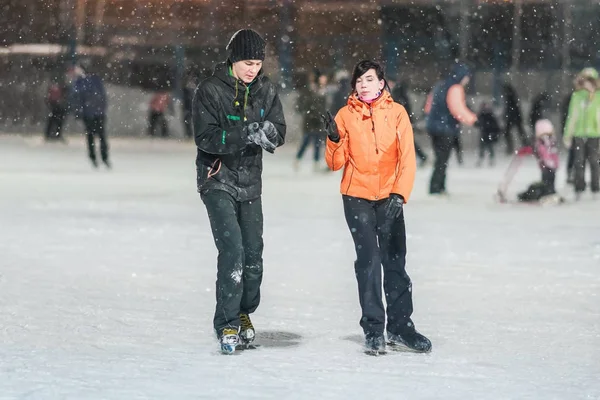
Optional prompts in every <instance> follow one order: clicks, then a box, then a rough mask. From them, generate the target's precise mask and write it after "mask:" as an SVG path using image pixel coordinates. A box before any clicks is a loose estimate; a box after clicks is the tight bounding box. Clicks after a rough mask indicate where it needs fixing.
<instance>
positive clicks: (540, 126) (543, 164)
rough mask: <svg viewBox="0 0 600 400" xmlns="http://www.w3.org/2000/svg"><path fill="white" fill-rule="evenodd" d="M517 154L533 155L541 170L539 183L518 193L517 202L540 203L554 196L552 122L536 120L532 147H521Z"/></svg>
mask: <svg viewBox="0 0 600 400" xmlns="http://www.w3.org/2000/svg"><path fill="white" fill-rule="evenodd" d="M519 153H520V154H523V155H525V154H534V155H535V157H536V158H537V160H538V165H539V166H540V169H541V170H542V180H541V182H535V183H532V184H531V185H529V187H528V188H527V190H526V191H524V192H522V193H519V195H518V199H519V201H523V202H531V201H542V200H544V199H545V198H547V197H549V196H556V190H555V188H554V180H555V178H556V170H557V169H558V146H557V141H556V136H555V135H554V126H553V125H552V122H550V120H548V119H540V120H538V121H537V122H536V123H535V144H534V147H533V148H531V147H523V148H521V150H519Z"/></svg>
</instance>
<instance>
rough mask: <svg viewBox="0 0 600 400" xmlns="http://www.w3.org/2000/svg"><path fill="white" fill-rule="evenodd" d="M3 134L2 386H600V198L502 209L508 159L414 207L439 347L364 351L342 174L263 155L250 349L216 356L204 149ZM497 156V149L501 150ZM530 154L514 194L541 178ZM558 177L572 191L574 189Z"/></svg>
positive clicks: (496, 394)
mask: <svg viewBox="0 0 600 400" xmlns="http://www.w3.org/2000/svg"><path fill="white" fill-rule="evenodd" d="M111 146H112V159H113V162H114V169H113V170H112V171H106V170H105V169H103V168H100V169H99V170H93V169H92V168H91V166H90V164H89V161H88V160H87V158H86V152H85V148H84V144H83V138H82V137H81V136H71V137H70V144H69V145H68V146H64V145H61V144H44V143H43V142H42V140H41V139H40V138H39V137H35V138H22V137H15V136H0V327H1V329H0V399H44V400H46V399H230V398H233V399H236V398H237V399H344V400H348V399H460V400H464V399H600V295H599V293H600V200H597V201H595V202H594V201H593V200H592V199H591V196H590V195H589V194H586V196H585V197H584V198H583V200H582V201H581V202H580V203H577V204H574V203H572V202H571V203H569V204H566V205H563V206H551V207H538V206H524V205H499V204H496V203H494V201H493V198H492V196H493V193H494V191H495V189H496V187H497V184H498V182H499V180H500V179H501V177H502V175H503V173H504V170H505V168H506V166H507V165H508V159H507V158H506V157H502V156H501V157H500V160H499V163H498V166H497V167H496V168H493V169H492V168H489V167H484V168H481V169H477V168H475V167H474V163H475V158H474V156H467V158H466V165H465V166H464V167H462V168H459V167H457V166H456V164H455V159H454V158H453V159H452V161H451V166H450V168H449V180H448V189H449V191H450V192H451V193H452V194H453V196H452V198H451V199H450V200H448V199H432V198H429V196H427V194H426V188H427V184H428V179H429V176H430V172H431V171H430V167H426V168H424V169H419V171H418V174H417V182H416V186H415V190H414V192H413V197H412V198H411V201H410V203H409V204H408V205H407V206H406V208H405V213H406V221H407V222H406V223H407V231H408V264H407V268H408V271H409V274H410V275H411V278H412V280H413V288H414V301H415V313H414V316H413V319H414V321H415V323H416V326H417V328H418V329H419V330H420V331H421V332H422V333H424V334H425V335H427V336H428V337H429V338H430V339H431V340H432V342H433V352H432V353H431V354H425V355H423V354H413V353H405V352H393V353H390V354H388V355H385V356H382V357H368V356H365V355H364V354H363V353H362V351H361V341H362V338H361V330H360V327H359V325H358V320H359V316H360V313H359V305H358V296H357V288H356V282H355V278H354V270H353V261H354V248H353V244H352V240H351V237H350V234H349V232H348V229H347V226H346V223H345V220H344V217H343V211H342V203H341V197H340V195H339V192H338V184H339V174H338V173H334V174H318V175H315V174H313V173H312V165H311V162H310V161H309V160H308V158H309V157H310V156H311V155H312V154H311V153H310V152H309V154H307V159H306V161H305V162H304V164H303V169H302V170H301V171H300V173H298V174H295V173H294V171H293V169H292V158H293V154H294V151H295V149H296V144H291V145H287V147H284V148H282V149H280V151H279V152H278V154H276V155H275V156H270V155H266V156H265V173H264V186H265V187H264V194H263V202H264V214H265V254H264V259H265V276H264V283H263V290H262V294H263V301H262V304H261V306H260V307H259V309H258V310H257V312H256V313H255V314H254V315H253V321H254V323H255V326H256V327H257V331H258V339H257V343H258V344H261V345H262V346H261V347H260V348H259V349H257V350H252V351H245V352H242V353H240V354H236V355H233V356H224V355H221V354H219V353H218V351H217V350H218V345H217V343H216V340H215V339H214V337H213V332H212V314H213V308H214V302H215V301H214V281H215V277H216V276H215V269H216V268H215V265H216V250H215V248H214V244H213V241H212V237H211V235H210V229H209V226H208V219H207V216H206V211H205V209H204V206H203V204H202V202H201V201H200V199H199V196H198V195H197V193H196V187H195V184H196V183H195V167H194V158H195V147H194V145H193V143H191V142H187V143H180V142H173V141H166V142H165V141H160V140H157V141H150V140H132V139H129V140H124V139H121V140H118V139H113V140H112V142H111ZM498 152H499V153H501V150H500V149H499V150H498ZM538 175H539V173H538V171H537V169H536V166H535V164H534V162H533V161H531V162H529V163H526V165H525V166H524V167H523V168H522V169H521V171H520V172H519V174H518V176H517V177H516V178H515V181H514V182H513V184H512V185H511V189H512V190H513V193H514V192H516V191H517V190H520V189H522V188H524V187H526V185H527V184H528V183H530V181H532V180H535V179H537V178H538ZM564 181H565V179H564V169H561V173H560V174H559V176H558V178H557V183H558V189H559V190H561V191H562V193H563V194H565V196H566V197H567V198H568V199H569V200H571V199H572V198H573V196H572V193H571V192H570V191H568V190H567V188H565V186H564Z"/></svg>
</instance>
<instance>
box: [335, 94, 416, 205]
mask: <svg viewBox="0 0 600 400" xmlns="http://www.w3.org/2000/svg"><path fill="white" fill-rule="evenodd" d="M335 122H336V124H337V127H338V131H339V134H340V141H339V142H338V143H334V142H332V141H331V140H329V139H327V151H326V161H327V165H328V166H329V168H331V169H332V170H334V171H337V170H339V169H341V168H342V167H343V168H344V173H343V177H342V183H341V186H340V191H341V193H342V194H344V195H348V196H353V197H359V198H363V199H367V200H380V199H385V198H387V197H389V195H390V193H396V194H399V195H401V196H402V197H404V201H405V202H408V199H409V197H410V193H411V191H412V188H413V184H414V181H415V173H416V169H417V161H416V158H415V145H414V139H413V131H412V126H411V124H410V119H409V117H408V114H407V113H406V110H405V109H404V107H402V106H401V105H400V104H398V103H394V100H393V99H392V96H391V95H390V94H389V93H388V92H387V91H385V92H384V93H383V94H382V95H381V97H380V98H379V99H377V100H376V101H374V102H373V103H372V104H371V105H368V104H366V103H364V102H362V101H360V100H359V99H358V98H357V97H356V95H355V94H354V95H352V96H350V98H349V99H348V104H347V105H346V106H345V107H343V108H342V109H341V110H340V111H339V112H338V113H337V115H336V117H335Z"/></svg>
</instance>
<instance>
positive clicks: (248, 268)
mask: <svg viewBox="0 0 600 400" xmlns="http://www.w3.org/2000/svg"><path fill="white" fill-rule="evenodd" d="M262 276H263V266H262V263H261V264H248V263H246V265H245V266H244V280H251V281H260V280H261V279H262Z"/></svg>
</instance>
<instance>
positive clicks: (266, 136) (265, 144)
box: [244, 121, 277, 153]
mask: <svg viewBox="0 0 600 400" xmlns="http://www.w3.org/2000/svg"><path fill="white" fill-rule="evenodd" d="M244 130H245V132H246V135H247V136H246V143H248V144H250V143H254V144H256V145H258V146H260V147H262V148H263V149H265V150H266V151H268V152H269V153H273V152H275V149H276V148H277V145H276V144H275V143H273V142H274V141H275V139H276V138H277V129H276V128H275V125H273V124H272V123H271V122H270V121H264V122H261V123H258V122H253V123H251V124H250V125H248V126H246V127H245V128H244Z"/></svg>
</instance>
